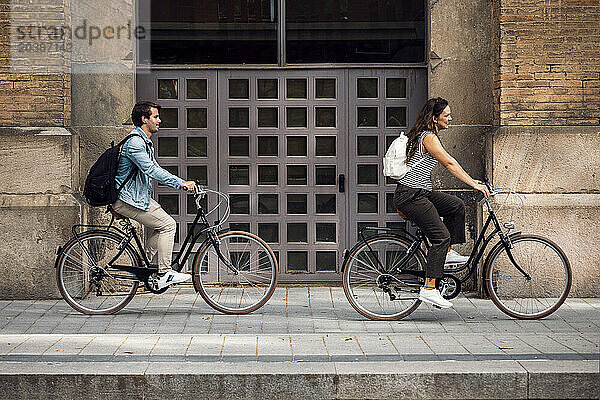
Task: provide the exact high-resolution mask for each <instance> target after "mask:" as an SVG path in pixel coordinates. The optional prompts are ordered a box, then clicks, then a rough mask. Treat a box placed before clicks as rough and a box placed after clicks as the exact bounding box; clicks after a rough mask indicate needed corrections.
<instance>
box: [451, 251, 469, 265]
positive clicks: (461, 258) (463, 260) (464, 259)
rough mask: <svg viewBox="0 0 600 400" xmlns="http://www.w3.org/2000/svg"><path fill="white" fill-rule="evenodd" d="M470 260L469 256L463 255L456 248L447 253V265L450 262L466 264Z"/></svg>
mask: <svg viewBox="0 0 600 400" xmlns="http://www.w3.org/2000/svg"><path fill="white" fill-rule="evenodd" d="M467 261H469V257H468V256H461V255H460V254H458V253H457V252H456V251H454V250H450V251H449V252H448V254H446V265H449V264H464V263H466V262H467Z"/></svg>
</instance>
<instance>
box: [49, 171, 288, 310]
mask: <svg viewBox="0 0 600 400" xmlns="http://www.w3.org/2000/svg"><path fill="white" fill-rule="evenodd" d="M196 184H198V182H196ZM207 194H214V195H216V199H217V201H216V202H215V203H216V205H215V206H214V207H213V208H212V209H211V210H210V211H208V212H205V211H204V208H203V205H202V203H203V201H205V200H206V195H207ZM211 197H212V196H211ZM195 201H196V206H197V209H198V211H197V213H196V217H195V219H194V222H193V223H192V225H191V226H190V227H189V229H188V233H187V236H186V238H185V241H184V242H183V245H182V246H181V250H180V252H179V253H178V254H177V257H176V258H175V260H174V261H173V268H174V269H175V270H178V271H181V269H182V266H184V265H186V263H187V261H188V258H189V257H190V254H191V253H192V248H193V247H194V245H195V244H196V242H199V240H200V239H202V240H203V241H201V243H202V244H201V245H200V247H199V250H198V251H197V252H196V254H195V256H194V259H193V262H192V276H193V284H194V288H195V289H196V291H197V292H199V293H200V295H201V296H202V298H203V299H204V300H205V301H206V302H207V303H208V304H209V305H210V306H211V307H213V308H214V309H216V310H218V311H220V312H223V313H226V314H247V313H250V312H252V311H255V310H257V309H258V308H260V307H261V306H262V305H264V304H265V303H266V302H267V301H268V300H269V298H270V297H271V295H272V294H273V292H274V290H275V285H276V283H277V269H278V268H277V260H276V258H275V254H274V253H273V251H272V250H271V248H270V247H269V245H268V244H267V243H265V242H264V241H263V240H262V239H261V238H259V237H258V236H256V235H253V234H252V233H248V232H243V231H230V230H220V226H221V225H223V223H224V222H225V221H226V220H227V219H228V218H229V197H228V196H227V195H226V194H224V193H221V192H217V191H214V190H210V189H206V188H201V187H199V186H198V190H197V192H196V194H195ZM206 207H207V209H208V206H206ZM220 210H221V211H220ZM223 210H224V211H223ZM109 211H111V212H112V218H111V221H110V224H109V225H74V226H73V228H72V231H73V238H72V239H70V240H69V241H68V242H67V243H66V244H65V245H64V246H62V247H59V248H58V249H57V257H56V264H55V266H56V280H57V283H58V288H59V290H60V293H61V295H62V296H63V298H64V299H65V300H66V302H67V303H68V304H69V305H70V306H71V307H73V308H74V309H75V310H77V311H79V312H82V313H84V314H112V313H115V312H117V311H119V310H121V309H122V308H123V307H125V306H126V305H127V303H129V302H130V301H131V300H132V299H133V297H134V296H135V294H136V293H137V289H138V286H139V283H140V282H141V283H143V284H144V286H145V288H146V290H148V291H150V292H152V293H157V294H158V293H163V292H164V291H165V290H167V288H162V289H158V274H157V273H158V268H157V266H156V265H150V262H149V261H148V258H147V256H146V253H145V252H144V250H143V246H142V243H141V240H140V237H139V235H138V233H137V230H136V228H135V227H134V226H133V224H132V223H131V221H130V220H129V219H128V218H124V217H122V216H119V215H118V214H116V213H115V212H114V211H112V210H110V207H109ZM213 212H216V213H222V215H223V217H222V218H219V220H218V221H216V222H215V223H214V224H212V225H211V224H209V222H208V220H207V215H210V214H211V213H213ZM115 220H118V222H119V224H120V226H121V227H120V228H119V227H117V226H115V224H114V222H115ZM82 230H83V231H82ZM80 231H82V232H80ZM132 241H133V243H132ZM134 244H135V246H134Z"/></svg>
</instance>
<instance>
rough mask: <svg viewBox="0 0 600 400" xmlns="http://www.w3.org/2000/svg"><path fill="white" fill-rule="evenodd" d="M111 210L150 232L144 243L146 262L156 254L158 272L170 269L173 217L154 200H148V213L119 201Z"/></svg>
mask: <svg viewBox="0 0 600 400" xmlns="http://www.w3.org/2000/svg"><path fill="white" fill-rule="evenodd" d="M112 208H113V210H115V211H116V212H118V213H119V214H121V215H123V216H124V217H127V218H130V219H132V220H134V221H137V222H139V223H140V224H142V225H143V226H145V227H146V228H149V229H151V230H152V231H151V233H150V236H149V237H148V240H147V241H146V255H147V256H148V260H152V258H154V255H155V254H156V252H158V270H159V272H166V271H168V270H169V269H171V257H172V254H173V244H174V243H175V229H176V227H177V224H176V223H175V220H174V219H173V217H171V216H170V215H169V214H167V212H166V211H165V210H163V209H162V207H161V206H160V204H158V203H157V202H156V201H154V199H150V208H149V209H148V211H144V210H140V209H139V208H136V207H133V206H131V205H129V204H127V203H125V202H123V201H121V200H117V201H116V202H115V203H114V204H113V205H112Z"/></svg>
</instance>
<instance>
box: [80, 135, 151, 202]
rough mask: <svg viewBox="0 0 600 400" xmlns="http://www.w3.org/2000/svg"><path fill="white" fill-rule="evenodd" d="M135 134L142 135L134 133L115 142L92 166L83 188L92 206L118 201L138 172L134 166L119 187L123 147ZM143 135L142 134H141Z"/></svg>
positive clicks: (84, 194)
mask: <svg viewBox="0 0 600 400" xmlns="http://www.w3.org/2000/svg"><path fill="white" fill-rule="evenodd" d="M134 136H140V135H138V134H135V133H132V134H131V135H128V136H127V137H126V138H125V139H123V140H121V142H120V143H119V144H118V145H117V146H115V144H114V142H112V143H111V146H110V148H109V149H108V150H106V151H105V152H104V153H102V155H101V156H100V157H98V160H97V161H96V162H95V163H94V165H92V168H90V172H89V173H88V176H87V178H86V179H85V186H84V188H83V196H84V197H85V199H86V200H87V202H88V203H89V204H90V205H91V206H107V205H109V204H113V203H114V202H115V201H117V198H118V197H119V192H120V191H121V189H122V188H123V187H124V186H125V184H126V183H127V181H129V180H130V179H131V178H132V177H133V175H134V174H135V173H137V172H138V169H137V168H134V169H133V170H132V171H131V173H130V174H129V175H128V176H127V178H125V180H124V181H123V184H122V185H121V187H120V188H119V189H117V183H116V181H115V177H116V176H117V168H119V160H120V159H121V149H122V148H123V145H124V144H125V142H127V141H128V140H129V139H131V138H132V137H134ZM140 137H141V136H140Z"/></svg>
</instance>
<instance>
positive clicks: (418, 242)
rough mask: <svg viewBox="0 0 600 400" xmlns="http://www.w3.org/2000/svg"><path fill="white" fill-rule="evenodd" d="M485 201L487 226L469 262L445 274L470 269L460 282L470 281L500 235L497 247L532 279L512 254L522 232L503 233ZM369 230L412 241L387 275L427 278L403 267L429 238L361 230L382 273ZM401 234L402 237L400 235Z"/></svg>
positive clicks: (419, 234)
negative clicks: (365, 234) (513, 242)
mask: <svg viewBox="0 0 600 400" xmlns="http://www.w3.org/2000/svg"><path fill="white" fill-rule="evenodd" d="M484 200H485V204H486V207H487V211H488V217H487V220H486V222H485V224H484V225H483V228H482V230H481V233H480V234H479V236H478V237H477V240H476V241H475V245H474V246H473V250H472V251H471V254H470V255H469V259H468V260H467V262H466V263H465V264H464V265H461V266H460V267H457V268H444V274H452V273H456V272H461V271H464V270H465V269H467V268H468V269H469V273H468V274H467V275H466V276H465V277H464V278H463V279H461V280H460V283H465V282H466V281H467V280H469V279H470V278H471V276H472V275H473V273H474V272H475V271H476V269H477V265H478V263H479V261H480V260H481V258H482V257H483V254H484V252H485V249H486V248H487V246H488V244H489V243H490V241H491V240H492V238H493V237H494V236H496V235H498V236H499V238H500V241H499V242H498V243H497V244H496V246H498V245H502V246H504V247H505V248H506V253H507V255H508V258H509V259H510V261H511V262H512V264H513V265H514V266H515V268H516V269H517V270H518V271H519V272H521V273H522V274H523V276H524V277H525V278H526V279H531V278H530V276H529V274H527V273H526V272H525V271H523V269H522V268H521V267H520V266H519V264H518V263H517V261H516V260H515V259H514V257H513V255H512V252H511V248H512V244H511V241H510V239H511V237H512V236H514V235H518V234H520V232H514V233H512V234H509V235H505V234H504V233H503V232H502V228H501V227H500V222H499V221H498V218H497V217H496V214H495V212H494V210H493V209H492V206H491V204H490V201H489V200H488V199H487V198H485V199H484ZM490 224H493V225H494V230H493V231H492V232H491V233H490V234H489V235H487V237H486V232H487V230H488V228H489V227H490ZM369 230H373V231H386V232H390V233H392V234H393V235H396V236H401V237H402V236H406V237H407V238H408V239H410V240H411V244H410V246H409V248H408V250H407V251H406V255H405V256H404V257H402V259H401V260H400V262H399V263H398V264H397V265H396V266H394V267H393V268H392V269H391V270H390V271H387V274H390V275H394V274H397V273H399V274H408V275H413V276H417V277H420V278H425V271H415V270H412V269H403V267H404V266H405V265H406V263H407V262H408V261H409V260H410V259H411V258H412V257H413V256H415V254H416V253H417V251H418V250H419V249H420V248H421V246H422V245H423V244H425V247H426V248H429V247H430V245H429V242H428V241H427V238H426V237H425V235H424V234H423V233H422V232H421V231H420V230H418V231H417V235H416V236H415V235H412V234H410V233H409V232H406V231H404V230H402V231H398V230H396V229H392V228H381V227H364V228H363V229H361V231H360V237H361V242H364V243H365V244H366V245H367V247H368V248H369V251H370V252H371V253H372V255H373V257H374V259H375V260H376V261H377V264H378V265H379V267H380V268H381V269H382V271H385V268H384V266H383V264H382V263H381V261H380V259H379V257H378V256H377V252H375V251H374V250H373V249H372V248H371V245H370V244H369V242H368V241H367V238H365V236H364V234H363V232H364V231H369ZM399 232H401V233H402V235H400V234H399Z"/></svg>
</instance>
